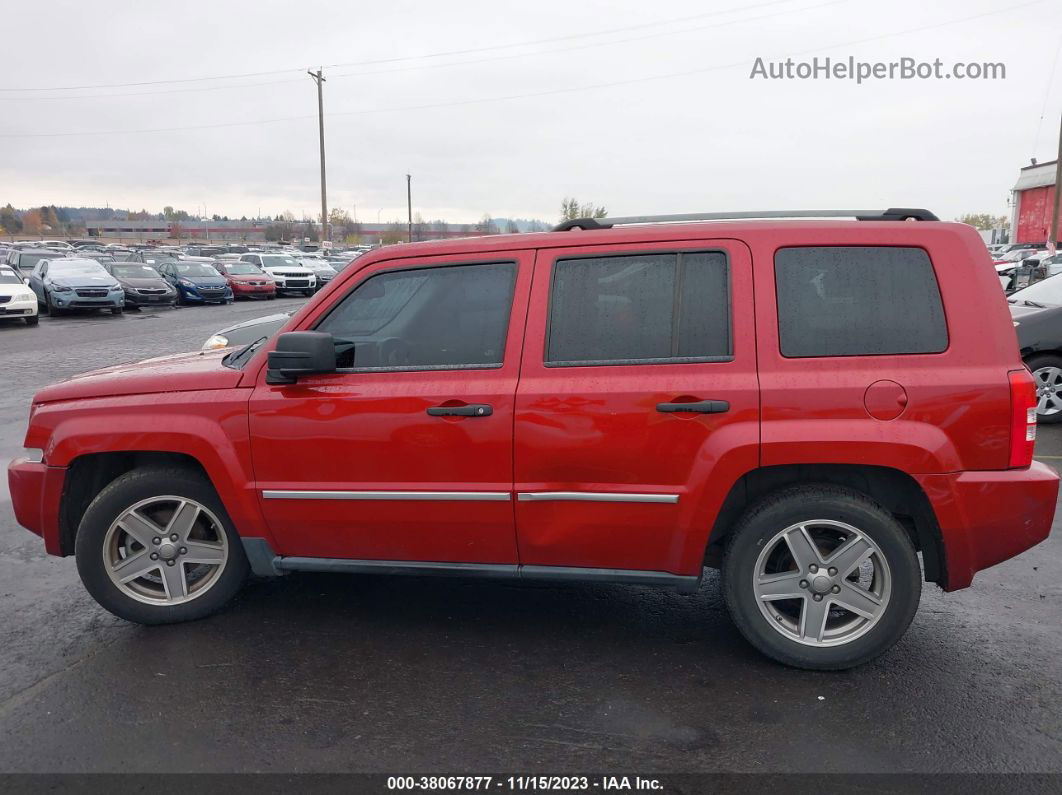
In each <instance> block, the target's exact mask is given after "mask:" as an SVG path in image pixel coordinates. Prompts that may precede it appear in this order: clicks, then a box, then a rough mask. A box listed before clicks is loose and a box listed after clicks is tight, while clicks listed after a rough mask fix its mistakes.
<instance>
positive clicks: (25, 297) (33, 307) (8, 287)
mask: <svg viewBox="0 0 1062 795" xmlns="http://www.w3.org/2000/svg"><path fill="white" fill-rule="evenodd" d="M0 320H23V321H25V323H26V325H27V326H36V325H37V296H36V295H34V294H33V290H31V289H30V288H29V286H28V285H27V284H26V282H25V281H24V280H23V279H22V276H21V275H20V274H19V273H18V271H16V270H14V269H12V268H9V267H7V266H6V265H0Z"/></svg>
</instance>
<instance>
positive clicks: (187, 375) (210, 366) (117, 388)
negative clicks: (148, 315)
mask: <svg viewBox="0 0 1062 795" xmlns="http://www.w3.org/2000/svg"><path fill="white" fill-rule="evenodd" d="M226 353H228V351H221V352H214V351H206V352H196V353H181V354H178V355H176V356H161V357H158V358H155V359H145V360H144V361H142V362H135V363H131V364H119V365H115V366H114V367H106V368H104V369H102V370H93V371H91V372H88V373H82V374H81V375H75V376H73V377H72V378H68V379H66V380H65V381H60V382H59V383H58V384H53V385H52V386H48V387H45V388H44V389H42V390H40V391H39V392H37V394H36V395H34V396H33V402H34V403H50V402H53V401H57V400H78V399H81V398H100V397H113V396H117V395H143V394H153V393H159V392H189V391H193V390H205V389H231V388H233V387H235V386H236V384H237V383H239V380H240V376H241V375H242V373H241V372H240V371H239V370H230V369H229V368H228V367H225V366H224V365H223V364H222V363H221V360H222V359H223V358H224V356H225V354H226Z"/></svg>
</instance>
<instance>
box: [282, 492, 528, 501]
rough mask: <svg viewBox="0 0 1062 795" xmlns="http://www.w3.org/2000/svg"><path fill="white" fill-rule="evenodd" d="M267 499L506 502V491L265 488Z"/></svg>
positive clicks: (508, 495) (507, 496)
mask: <svg viewBox="0 0 1062 795" xmlns="http://www.w3.org/2000/svg"><path fill="white" fill-rule="evenodd" d="M262 497H263V498H265V499H267V500H444V501H445V500H457V501H465V502H508V501H509V500H510V499H512V495H511V494H510V493H509V492H507V491H283V490H273V489H269V490H265V491H263V492H262Z"/></svg>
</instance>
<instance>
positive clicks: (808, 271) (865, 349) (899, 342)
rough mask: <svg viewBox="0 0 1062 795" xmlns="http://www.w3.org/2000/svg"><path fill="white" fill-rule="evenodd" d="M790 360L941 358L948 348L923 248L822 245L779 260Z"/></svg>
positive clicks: (781, 313)
mask: <svg viewBox="0 0 1062 795" xmlns="http://www.w3.org/2000/svg"><path fill="white" fill-rule="evenodd" d="M774 274H775V285H776V292H777V295H778V337H779V344H780V347H781V352H782V355H783V356H787V357H791V358H805V357H813V356H874V355H886V354H907V353H940V352H941V351H943V350H945V349H946V348H947V347H948V330H947V325H946V323H945V320H944V307H943V305H942V304H941V301H940V288H939V287H938V286H937V279H936V275H935V274H934V273H933V265H932V263H931V262H930V261H929V255H928V254H926V252H925V251H923V250H922V249H920V248H902V247H892V246H829V247H826V246H821V247H812V246H808V247H799V248H783V249H780V250H779V251H778V252H777V253H776V254H775V257H774Z"/></svg>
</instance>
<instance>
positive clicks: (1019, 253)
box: [1000, 248, 1033, 262]
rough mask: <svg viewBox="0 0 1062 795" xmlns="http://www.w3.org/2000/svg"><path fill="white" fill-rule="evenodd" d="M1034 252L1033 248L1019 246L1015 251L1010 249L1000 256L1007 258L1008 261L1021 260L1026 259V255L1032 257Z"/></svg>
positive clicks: (1002, 258) (1003, 258)
mask: <svg viewBox="0 0 1062 795" xmlns="http://www.w3.org/2000/svg"><path fill="white" fill-rule="evenodd" d="M1032 253H1033V250H1032V249H1031V248H1018V249H1015V250H1014V251H1008V252H1007V253H1006V254H1004V255H1003V256H1002V257H1000V259H1001V260H1005V261H1007V262H1019V261H1021V260H1023V259H1025V258H1026V257H1031V256H1032Z"/></svg>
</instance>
